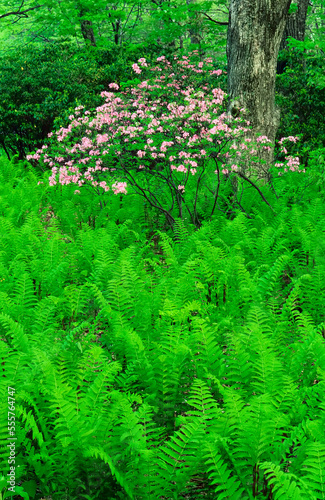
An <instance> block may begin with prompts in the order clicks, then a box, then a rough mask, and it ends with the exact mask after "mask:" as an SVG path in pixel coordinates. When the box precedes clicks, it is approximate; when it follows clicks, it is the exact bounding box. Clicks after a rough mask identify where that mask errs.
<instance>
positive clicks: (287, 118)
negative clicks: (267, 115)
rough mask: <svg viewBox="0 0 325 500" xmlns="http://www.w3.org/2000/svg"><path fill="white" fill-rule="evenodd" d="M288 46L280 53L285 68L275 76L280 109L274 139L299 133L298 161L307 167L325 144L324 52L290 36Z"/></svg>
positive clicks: (318, 47) (312, 44)
mask: <svg viewBox="0 0 325 500" xmlns="http://www.w3.org/2000/svg"><path fill="white" fill-rule="evenodd" d="M290 45H291V46H292V48H291V49H290V50H289V49H288V50H285V51H282V53H280V55H279V59H280V60H281V58H282V60H283V59H284V60H285V61H286V68H285V72H284V73H283V74H282V75H277V92H276V102H277V104H278V105H279V107H280V109H281V122H280V127H279V129H278V131H277V139H280V138H281V137H287V136H290V135H293V136H295V135H299V136H301V140H300V142H299V143H298V144H297V147H298V152H299V156H300V159H301V164H303V165H306V166H309V163H310V158H311V155H312V154H314V153H315V149H317V148H320V147H324V145H325V135H324V129H325V127H324V114H325V104H324V103H325V98H324V97H325V94H324V91H325V85H324V84H323V83H322V81H323V73H324V68H323V52H322V50H321V48H322V47H320V46H319V45H318V46H317V47H315V43H314V42H297V41H294V40H293V39H291V42H290Z"/></svg>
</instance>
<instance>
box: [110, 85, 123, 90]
mask: <svg viewBox="0 0 325 500" xmlns="http://www.w3.org/2000/svg"><path fill="white" fill-rule="evenodd" d="M108 86H109V88H110V89H114V90H118V89H119V88H120V87H119V86H118V85H117V83H110V84H109V85H108Z"/></svg>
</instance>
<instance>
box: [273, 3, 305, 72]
mask: <svg viewBox="0 0 325 500" xmlns="http://www.w3.org/2000/svg"><path fill="white" fill-rule="evenodd" d="M308 6H309V0H298V9H297V10H296V12H293V13H292V14H289V15H288V17H287V21H286V25H285V28H284V32H283V35H282V40H281V44H280V50H288V41H287V38H288V37H289V36H291V37H292V38H294V39H295V40H299V41H304V39H305V33H306V20H307V12H308ZM286 65H287V61H286V60H283V61H278V63H277V73H278V74H281V73H283V71H284V68H285V66H286Z"/></svg>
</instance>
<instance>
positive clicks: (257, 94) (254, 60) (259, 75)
mask: <svg viewBox="0 0 325 500" xmlns="http://www.w3.org/2000/svg"><path fill="white" fill-rule="evenodd" d="M290 3H291V0H230V7H229V26H228V36H227V59H228V95H229V105H228V116H229V119H230V120H231V119H232V117H234V116H235V113H236V114H238V111H237V110H238V109H241V108H245V109H246V111H247V113H246V115H245V117H246V119H247V120H249V121H250V125H251V126H252V132H251V133H250V134H249V137H251V138H254V137H256V136H257V135H265V136H267V137H268V138H269V139H270V140H271V141H272V145H273V147H271V151H266V150H264V151H263V153H262V155H261V158H262V159H263V160H265V162H266V165H264V166H263V165H262V166H259V164H255V165H253V171H254V174H255V173H257V174H258V176H259V177H263V178H265V177H266V174H265V172H267V170H268V168H269V166H270V164H271V163H272V161H273V157H274V142H275V134H276V131H277V128H278V126H279V122H280V110H279V109H276V107H275V75H276V63H277V57H278V52H279V47H280V43H281V39H282V35H283V31H284V28H285V23H286V17H287V14H288V10H289V7H290ZM234 110H235V112H234ZM239 116H242V113H239Z"/></svg>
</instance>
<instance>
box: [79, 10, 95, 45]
mask: <svg viewBox="0 0 325 500" xmlns="http://www.w3.org/2000/svg"><path fill="white" fill-rule="evenodd" d="M77 8H78V11H79V12H78V14H79V17H81V18H82V17H84V16H85V14H86V11H87V9H86V8H85V7H84V6H83V5H82V3H80V2H78V4H77ZM80 27H81V33H82V36H83V38H84V40H85V41H86V42H87V41H89V42H90V45H92V46H93V47H96V39H95V34H94V30H93V28H92V22H91V21H88V20H84V19H82V20H81V21H80Z"/></svg>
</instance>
